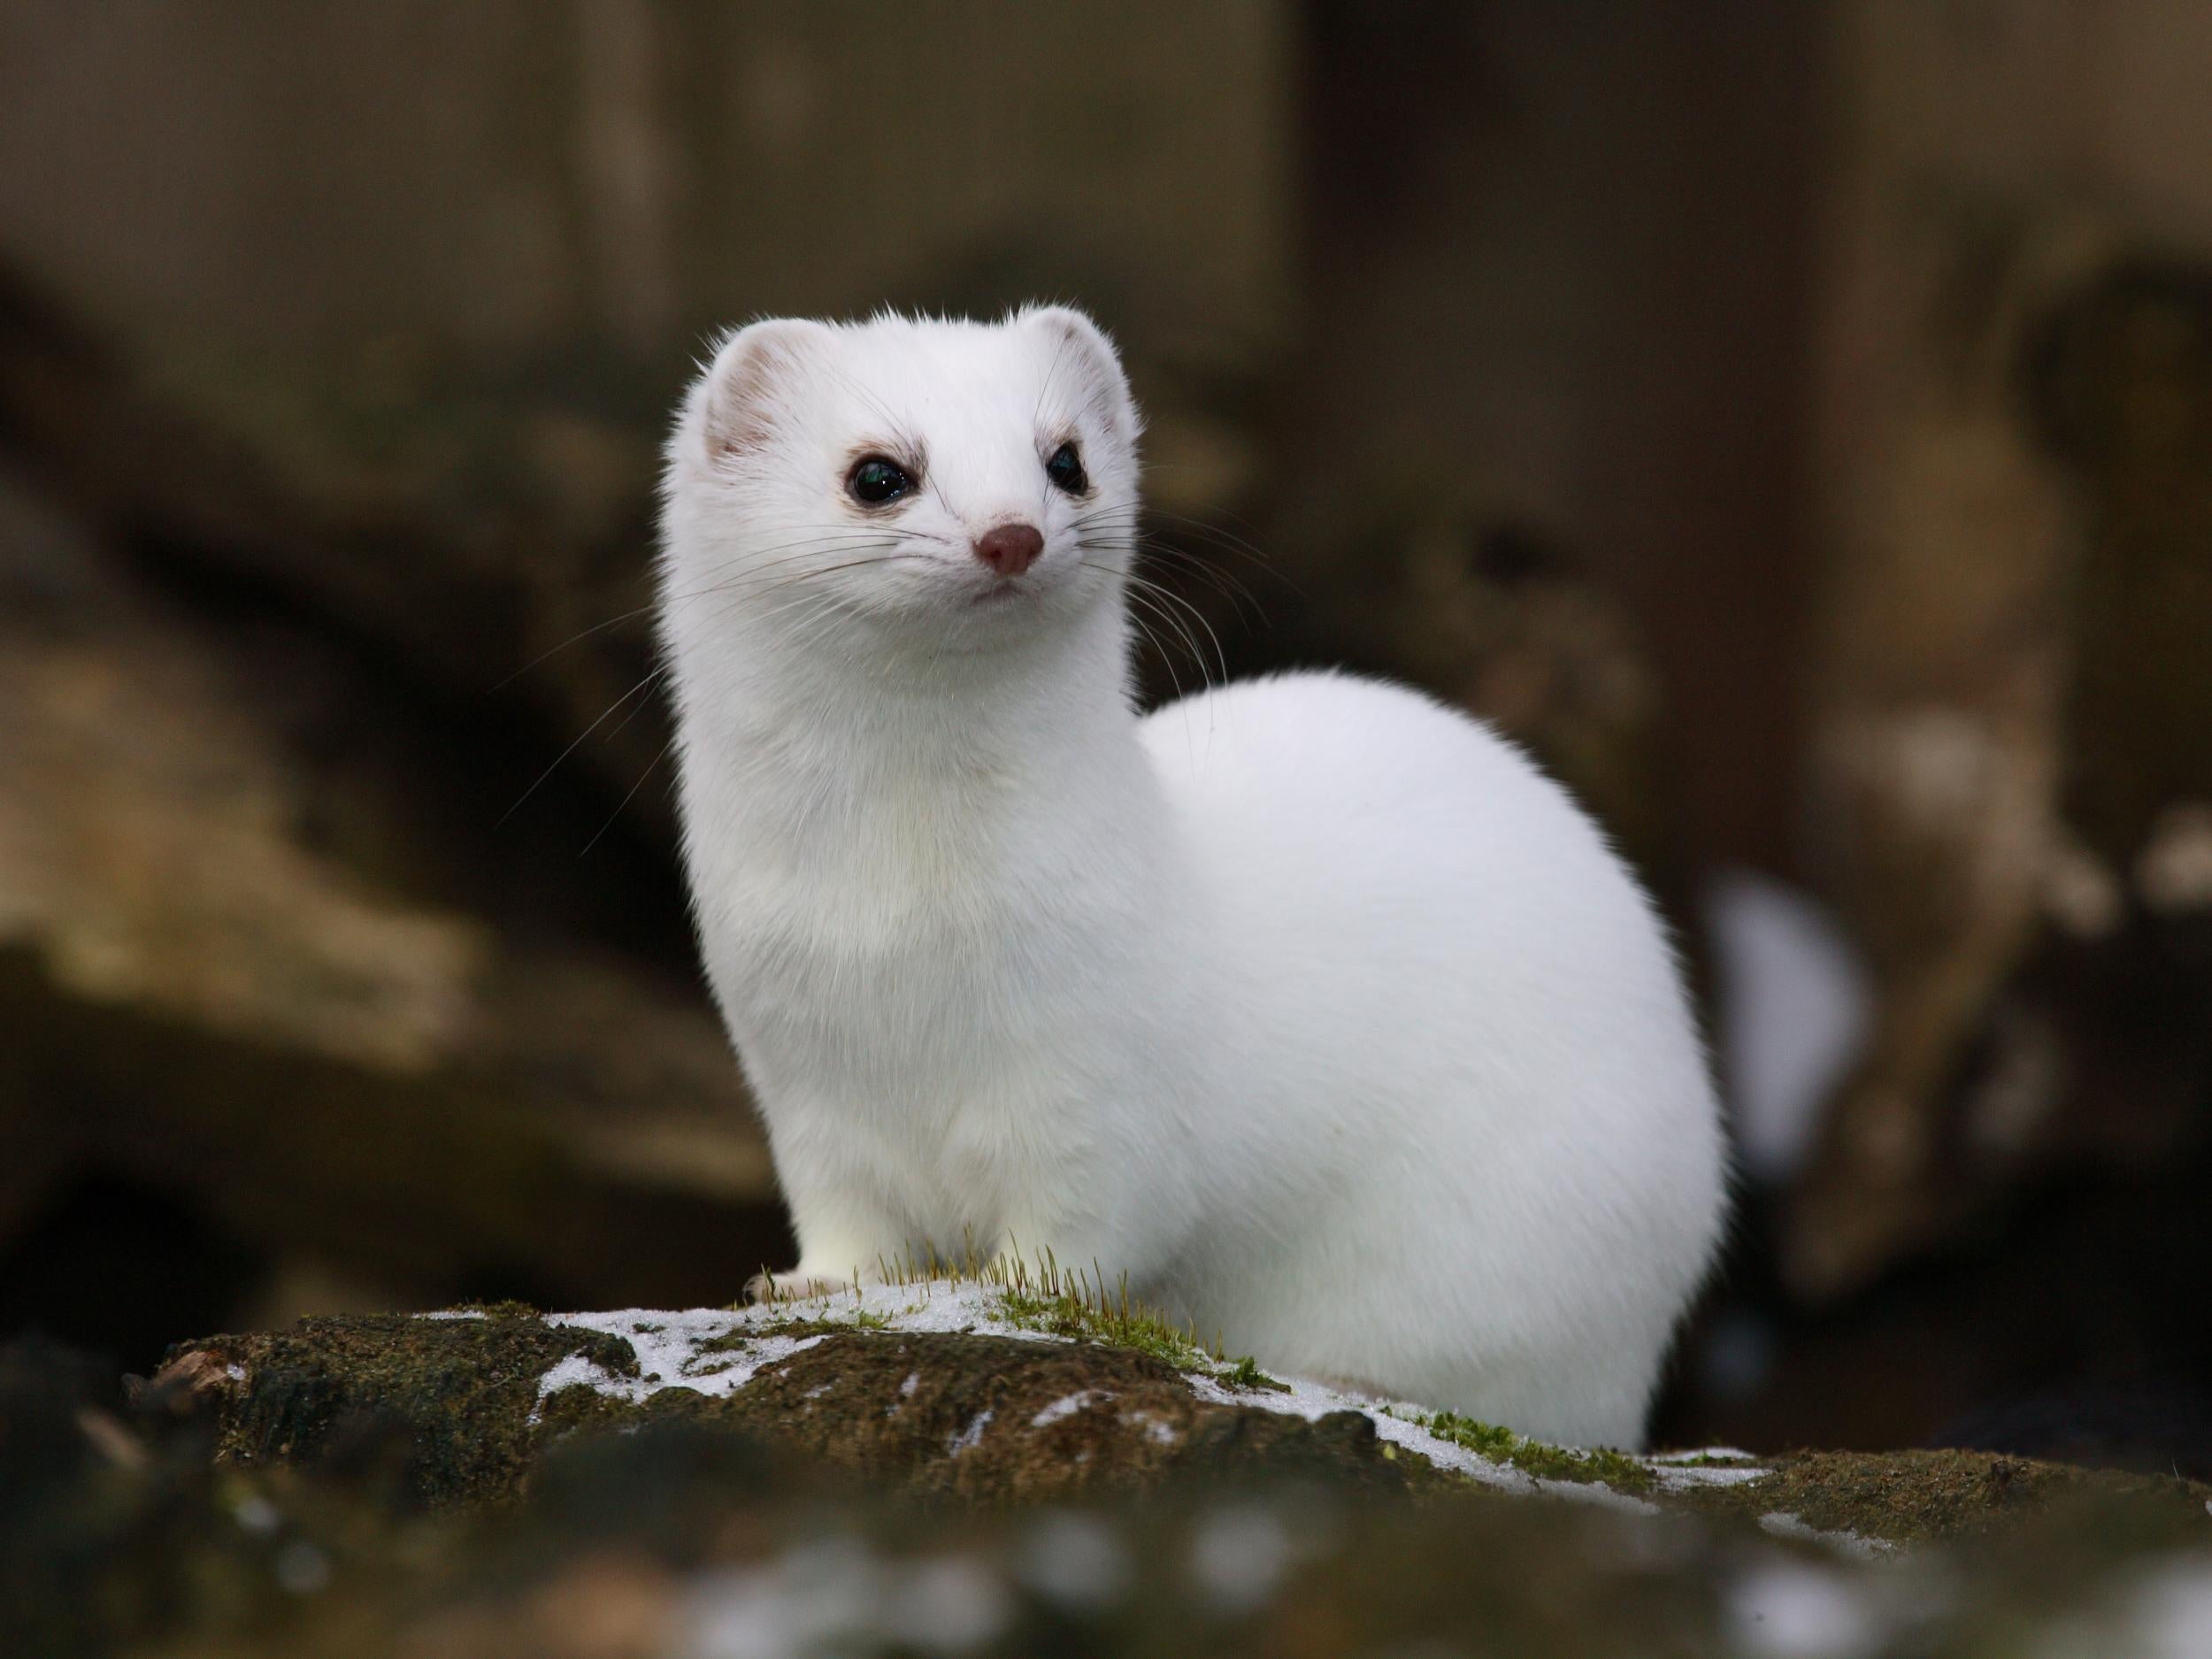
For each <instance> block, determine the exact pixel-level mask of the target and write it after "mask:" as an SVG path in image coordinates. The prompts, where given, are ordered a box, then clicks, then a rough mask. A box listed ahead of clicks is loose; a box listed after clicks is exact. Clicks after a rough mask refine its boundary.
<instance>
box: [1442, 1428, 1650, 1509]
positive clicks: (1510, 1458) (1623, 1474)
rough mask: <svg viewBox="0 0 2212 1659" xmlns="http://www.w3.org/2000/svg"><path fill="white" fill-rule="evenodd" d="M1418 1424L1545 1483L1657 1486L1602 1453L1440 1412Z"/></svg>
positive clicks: (1642, 1472)
mask: <svg viewBox="0 0 2212 1659" xmlns="http://www.w3.org/2000/svg"><path fill="white" fill-rule="evenodd" d="M1413 1420H1414V1421H1415V1422H1416V1423H1418V1424H1419V1425H1421V1426H1422V1427H1423V1428H1425V1429H1426V1430H1427V1431H1428V1432H1430V1433H1432V1434H1433V1435H1435V1436H1436V1438H1437V1439H1439V1440H1448V1441H1450V1442H1451V1443H1452V1444H1453V1445H1455V1446H1461V1447H1464V1448H1466V1449H1467V1450H1469V1451H1471V1452H1473V1453H1474V1454H1475V1455H1478V1456H1480V1457H1487V1458H1488V1459H1490V1461H1491V1462H1493V1463H1509V1464H1510V1465H1512V1466H1513V1467H1514V1468H1516V1469H1517V1470H1519V1471H1521V1472H1522V1473H1523V1474H1527V1475H1533V1476H1535V1477H1536V1478H1537V1479H1540V1480H1578V1481H1602V1482H1603V1483H1604V1484H1605V1485H1607V1486H1611V1487H1614V1488H1615V1489H1616V1490H1617V1491H1621V1492H1647V1491H1649V1490H1650V1489H1651V1488H1652V1486H1655V1484H1656V1482H1655V1479H1654V1478H1653V1475H1652V1472H1651V1471H1649V1470H1648V1469H1646V1468H1645V1467H1644V1466H1643V1465H1642V1464H1641V1463H1638V1462H1637V1461H1636V1460H1635V1459H1634V1458H1632V1457H1628V1456H1624V1455H1622V1454H1621V1453H1619V1452H1615V1451H1607V1450H1605V1449H1603V1448H1591V1449H1588V1450H1581V1449H1574V1448H1567V1447H1563V1446H1547V1445H1545V1444H1544V1443H1543V1442H1542V1441H1541V1440H1530V1439H1528V1438H1527V1437H1526V1436H1525V1435H1521V1434H1516V1433H1515V1432H1513V1431H1512V1430H1511V1429H1503V1428H1500V1427H1498V1426H1497V1425H1495V1424H1494V1423H1479V1422H1477V1421H1476V1420H1475V1419H1474V1418H1472V1417H1461V1416H1460V1415H1459V1414H1458V1413H1457V1412H1455V1411H1439V1412H1436V1413H1434V1414H1433V1415H1431V1416H1425V1417H1415V1418H1414V1419H1413Z"/></svg>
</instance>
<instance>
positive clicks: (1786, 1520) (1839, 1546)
mask: <svg viewBox="0 0 2212 1659" xmlns="http://www.w3.org/2000/svg"><path fill="white" fill-rule="evenodd" d="M1759 1526H1760V1528H1761V1530H1762V1531H1763V1532H1770V1533H1771V1534H1772V1535H1773V1536H1774V1537H1776V1538H1787V1539H1792V1540H1795V1541H1796V1542H1798V1543H1801V1544H1818V1545H1821V1546H1822V1547H1823V1548H1828V1549H1832V1550H1834V1551H1836V1552H1837V1553H1838V1554H1839V1555H1851V1556H1854V1557H1855V1558H1857V1559H1858V1560H1860V1561H1879V1560H1881V1559H1882V1557H1884V1556H1885V1555H1894V1554H1895V1553H1896V1550H1897V1546H1896V1545H1894V1544H1893V1543H1891V1542H1890V1541H1889V1540H1887V1539H1886V1538H1868V1537H1866V1536H1865V1535H1864V1534H1863V1533H1860V1532H1824V1531H1822V1530H1821V1529H1820V1528H1819V1527H1817V1526H1812V1525H1807V1524H1806V1523H1805V1522H1803V1521H1801V1520H1800V1519H1798V1518H1797V1517H1795V1516H1794V1515H1786V1514H1784V1513H1783V1512H1782V1511H1781V1510H1779V1509H1775V1510H1771V1511H1770V1512H1769V1513H1767V1514H1765V1515H1763V1516H1761V1517H1759Z"/></svg>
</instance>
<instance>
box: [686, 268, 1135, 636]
mask: <svg viewBox="0 0 2212 1659" xmlns="http://www.w3.org/2000/svg"><path fill="white" fill-rule="evenodd" d="M1138 431H1139V421H1138V417H1137V411H1136V406H1135V404H1134V403H1133V402H1132V401H1131V399H1130V396H1129V385H1128V381H1127V380H1126V379H1125V376H1124V375H1123V373H1122V369H1121V363H1120V359H1119V358H1118V357H1117V356H1116V355H1115V352H1114V349H1113V346H1112V344H1111V343H1110V342H1109V341H1108V340H1107V338H1106V336H1105V334H1103V333H1102V332H1101V330H1100V329H1099V328H1098V326H1096V325H1095V324H1094V323H1093V322H1092V321H1091V320H1090V319H1088V318H1087V317H1086V316H1084V315H1083V314H1082V313H1081V312H1079V311H1071V310H1069V309H1067V308H1065V307H1064V306H1041V307H1033V308H1030V309H1028V310H1025V311H1018V312H1016V313H1014V314H1013V315H1011V316H1010V317H1008V318H1007V319H1005V320H1004V321H1002V322H998V323H974V322H964V321H935V320H919V319H906V318H901V317H894V316H879V317H876V318H873V319H870V320H869V321H867V322H863V323H850V324H832V323H819V322H808V321H801V320H797V319H775V320H772V321H766V322H757V323H754V324H752V325H751V326H748V327H745V328H742V329H740V330H738V331H737V332H736V333H734V334H730V335H729V336H728V337H726V339H725V340H724V341H723V342H721V344H720V345H719V347H718V349H717V350H716V352H715V355H714V359H713V361H712V362H711V363H710V364H709V365H707V367H706V368H705V370H704V371H703V373H701V375H700V377H699V379H698V380H697V381H696V382H695V383H694V385H693V387H692V388H691V392H690V395H689V396H687V398H686V400H685V402H684V404H683V406H682V408H681V410H680V412H679V414H678V417H677V421H676V427H675V432H674V435H673V436H672V438H671V440H670V442H669V448H668V457H667V471H666V475H665V484H664V515H663V564H662V575H661V580H662V606H663V611H664V626H666V627H668V628H669V629H670V630H671V631H672V633H676V634H697V633H704V634H708V635H710V636H711V635H713V634H718V633H721V632H724V631H725V630H726V629H731V628H736V627H740V626H744V627H747V628H748V630H749V637H750V638H753V639H756V640H757V639H758V638H760V637H762V634H763V631H764V632H765V634H766V636H767V637H769V638H772V639H779V640H784V641H790V642H792V643H793V644H794V645H795V646H797V647H799V648H800V649H807V650H814V649H823V650H829V649H836V648H838V647H839V646H846V647H855V646H857V647H859V648H863V649H882V648H886V647H914V648H918V649H920V650H921V651H922V652H924V653H926V654H927V655H928V656H929V657H931V658H933V659H934V658H937V657H941V656H942V655H944V654H946V653H948V652H951V653H956V654H964V653H968V652H973V651H983V650H989V649H995V648H997V647H1000V646H1002V645H1004V644H1005V643H1007V642H1009V641H1016V640H1023V639H1034V638H1037V637H1039V636H1040V635H1041V634H1046V633H1048V632H1050V631H1052V630H1054V629H1056V628H1060V627H1064V626H1066V625H1067V623H1068V622H1069V621H1070V620H1071V619H1072V618H1079V617H1082V616H1086V615H1089V614H1092V613H1094V612H1095V611H1097V609H1098V608H1099V607H1100V606H1101V605H1108V604H1110V605H1113V606H1115V607H1117V608H1118V606H1119V604H1120V603H1121V588H1122V584H1123V580H1124V578H1125V575H1126V572H1127V570H1128V566H1129V562H1130V559H1131V557H1132V554H1131V549H1132V546H1133V536H1134V534H1135V530H1136V522H1135V521H1136V512H1137V437H1138Z"/></svg>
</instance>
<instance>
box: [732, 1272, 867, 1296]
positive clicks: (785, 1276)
mask: <svg viewBox="0 0 2212 1659" xmlns="http://www.w3.org/2000/svg"><path fill="white" fill-rule="evenodd" d="M852 1287H853V1286H852V1280H850V1279H831V1278H828V1277H826V1276H825V1275H823V1274H820V1273H808V1274H801V1273H800V1272H799V1271H797V1270H796V1269H793V1270H792V1271H789V1272H787V1273H756V1274H754V1275H753V1276H752V1278H750V1279H747V1280H746V1281H745V1300H746V1301H748V1302H811V1301H813V1300H815V1299H816V1298H817V1297H820V1296H834V1295H836V1294H838V1292H840V1291H844V1290H850V1289H851V1288H852Z"/></svg>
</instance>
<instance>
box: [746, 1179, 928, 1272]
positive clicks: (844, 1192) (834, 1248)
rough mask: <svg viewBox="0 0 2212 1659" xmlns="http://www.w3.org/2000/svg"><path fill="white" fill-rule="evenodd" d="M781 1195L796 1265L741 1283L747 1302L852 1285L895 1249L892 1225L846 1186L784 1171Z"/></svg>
mask: <svg viewBox="0 0 2212 1659" xmlns="http://www.w3.org/2000/svg"><path fill="white" fill-rule="evenodd" d="M783 1187H784V1194H785V1197H786V1199H787V1201H788V1202H789V1203H790V1206H791V1224H792V1227H793V1229H794V1230H795V1232H796V1233H798V1235H799V1260H798V1263H797V1265H795V1266H794V1267H790V1268H785V1269H775V1270H771V1269H769V1268H767V1267H765V1266H764V1267H763V1268H762V1270H761V1271H759V1272H757V1273H756V1274H754V1275H753V1277H752V1278H751V1279H748V1280H747V1281H746V1285H745V1298H746V1300H747V1301H749V1302H803V1301H807V1300H810V1299H812V1298H814V1297H818V1296H829V1295H834V1294H837V1293H839V1292H841V1291H846V1290H850V1289H852V1288H853V1286H854V1285H855V1283H856V1277H857V1275H859V1274H860V1273H861V1272H863V1271H864V1270H866V1269H869V1268H872V1267H873V1266H875V1264H876V1263H877V1262H878V1261H879V1260H884V1261H888V1260H890V1259H891V1258H892V1257H893V1256H895V1255H896V1254H897V1252H898V1248H899V1246H898V1242H897V1240H898V1237H899V1233H898V1229H897V1227H896V1226H895V1225H894V1224H893V1223H892V1221H891V1220H890V1218H889V1217H888V1215H887V1213H886V1212H885V1210H883V1209H882V1208H881V1207H880V1206H879V1205H876V1204H872V1203H870V1202H867V1201H866V1200H865V1199H864V1197H862V1196H861V1195H860V1194H856V1193H855V1192H854V1191H852V1190H851V1189H850V1188H849V1187H843V1186H840V1185H836V1184H833V1183H831V1182H828V1181H825V1180H819V1179H808V1177H807V1176H806V1174H805V1173H804V1172H803V1171H787V1172H784V1179H783Z"/></svg>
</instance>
